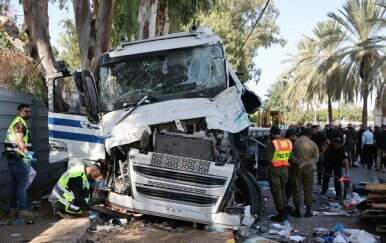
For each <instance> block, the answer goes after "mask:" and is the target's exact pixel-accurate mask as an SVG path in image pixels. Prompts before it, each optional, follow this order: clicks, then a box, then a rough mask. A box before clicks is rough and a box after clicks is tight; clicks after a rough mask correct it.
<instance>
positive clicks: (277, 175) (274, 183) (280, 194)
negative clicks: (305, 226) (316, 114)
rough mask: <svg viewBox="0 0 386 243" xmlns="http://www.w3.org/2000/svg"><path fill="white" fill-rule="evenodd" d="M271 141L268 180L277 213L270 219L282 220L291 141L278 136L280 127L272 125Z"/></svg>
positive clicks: (284, 209) (285, 214)
mask: <svg viewBox="0 0 386 243" xmlns="http://www.w3.org/2000/svg"><path fill="white" fill-rule="evenodd" d="M270 134H271V139H272V140H271V142H270V143H269V144H268V145H267V161H270V162H271V163H270V166H269V168H268V182H269V186H270V190H271V193H272V197H273V202H274V204H275V209H276V210H277V215H275V216H272V217H271V220H273V221H277V222H284V220H285V219H287V218H288V214H287V211H286V207H287V198H286V193H285V186H286V183H287V180H288V166H289V163H288V159H289V157H290V154H291V150H292V143H291V141H289V140H288V139H283V138H281V136H280V128H279V127H277V126H272V128H271V130H270Z"/></svg>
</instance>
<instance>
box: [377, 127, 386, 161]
mask: <svg viewBox="0 0 386 243" xmlns="http://www.w3.org/2000/svg"><path fill="white" fill-rule="evenodd" d="M381 128H382V130H381V132H379V133H378V135H377V147H378V148H379V149H380V150H381V152H380V156H381V162H382V165H383V167H384V168H386V125H382V126H381Z"/></svg>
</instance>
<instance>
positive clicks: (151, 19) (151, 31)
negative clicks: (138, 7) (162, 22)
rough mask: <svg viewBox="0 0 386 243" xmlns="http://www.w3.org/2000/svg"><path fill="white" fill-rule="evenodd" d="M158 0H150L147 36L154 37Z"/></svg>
mask: <svg viewBox="0 0 386 243" xmlns="http://www.w3.org/2000/svg"><path fill="white" fill-rule="evenodd" d="M157 6H158V0H150V17H149V38H154V37H155V29H156V25H155V24H156V20H157Z"/></svg>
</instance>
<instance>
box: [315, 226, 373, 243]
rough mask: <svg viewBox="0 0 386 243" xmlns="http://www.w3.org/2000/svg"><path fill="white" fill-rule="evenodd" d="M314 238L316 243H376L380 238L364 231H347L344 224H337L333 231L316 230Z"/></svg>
mask: <svg viewBox="0 0 386 243" xmlns="http://www.w3.org/2000/svg"><path fill="white" fill-rule="evenodd" d="M313 236H314V237H315V238H314V240H315V241H316V242H336V243H338V242H339V243H345V242H351V243H362V242H366V243H376V242H377V241H378V240H379V239H380V237H379V236H376V235H373V234H370V233H368V232H366V231H364V230H358V229H345V228H344V225H343V224H337V225H335V226H334V227H333V228H332V229H326V228H315V229H314V233H313Z"/></svg>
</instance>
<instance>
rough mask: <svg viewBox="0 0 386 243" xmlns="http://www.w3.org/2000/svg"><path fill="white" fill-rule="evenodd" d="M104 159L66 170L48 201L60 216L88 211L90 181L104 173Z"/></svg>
mask: <svg viewBox="0 0 386 243" xmlns="http://www.w3.org/2000/svg"><path fill="white" fill-rule="evenodd" d="M103 163H104V160H102V159H100V160H98V161H97V163H95V164H92V165H89V166H83V165H79V166H75V167H73V168H71V169H69V170H68V171H66V172H65V173H64V174H63V175H62V177H61V178H60V179H59V181H58V182H57V183H56V185H55V187H54V189H53V190H52V192H51V194H50V197H49V199H48V200H49V201H50V203H51V204H52V205H53V207H54V209H55V210H58V211H59V212H58V213H59V215H60V216H62V217H69V216H68V215H73V216H76V215H80V214H82V213H83V212H85V213H87V212H89V211H90V206H89V204H88V201H89V200H90V194H91V192H90V182H92V181H93V180H97V179H99V178H101V177H102V176H103V175H104V170H103V165H101V164H103Z"/></svg>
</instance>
